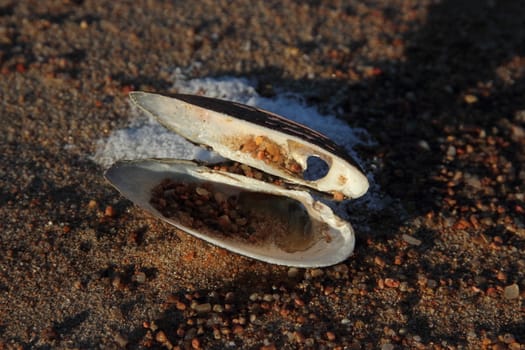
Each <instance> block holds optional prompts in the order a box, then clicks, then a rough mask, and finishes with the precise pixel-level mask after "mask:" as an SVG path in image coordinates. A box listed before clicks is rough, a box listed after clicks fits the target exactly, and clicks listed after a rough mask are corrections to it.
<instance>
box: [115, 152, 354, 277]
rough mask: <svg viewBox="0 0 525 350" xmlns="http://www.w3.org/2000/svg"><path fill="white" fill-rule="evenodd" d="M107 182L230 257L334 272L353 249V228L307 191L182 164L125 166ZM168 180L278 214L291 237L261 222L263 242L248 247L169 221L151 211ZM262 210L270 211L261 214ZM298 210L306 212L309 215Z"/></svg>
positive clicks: (119, 166)
mask: <svg viewBox="0 0 525 350" xmlns="http://www.w3.org/2000/svg"><path fill="white" fill-rule="evenodd" d="M106 178H107V179H108V180H109V181H110V182H111V183H112V184H113V185H114V186H115V187H116V188H117V189H118V190H119V191H120V192H121V193H122V194H123V195H124V196H125V197H127V198H128V199H130V200H131V201H132V202H134V203H135V204H137V205H138V206H140V207H141V208H143V209H144V210H146V211H148V212H150V213H152V214H154V215H155V216H157V217H159V218H161V219H162V220H164V221H167V222H169V223H170V224H172V225H174V226H176V227H178V228H179V229H181V230H183V231H186V232H188V233H190V234H192V235H194V236H196V237H199V238H201V239H203V240H206V241H208V242H210V243H213V244H215V245H217V246H220V247H223V248H225V249H228V250H230V251H233V252H236V253H239V254H242V255H245V256H249V257H252V258H255V259H259V260H263V261H266V262H269V263H274V264H280V265H289V266H297V267H314V266H329V265H333V264H336V263H338V262H340V261H342V260H345V259H346V258H347V257H348V256H349V255H350V254H351V253H352V251H353V248H354V244H355V238H354V232H353V229H352V227H351V225H350V224H349V223H348V222H346V221H344V220H342V219H340V218H339V217H337V216H336V215H335V214H334V213H333V212H332V210H331V209H330V208H329V207H328V206H326V205H325V204H323V203H321V202H318V201H315V200H314V199H313V198H312V196H311V195H310V194H309V193H308V192H305V191H296V190H289V189H285V188H283V187H279V186H276V185H273V184H269V183H265V182H262V181H259V180H256V179H253V178H248V177H245V176H241V175H237V174H231V173H227V172H223V171H219V170H212V169H210V168H208V167H204V166H199V165H197V164H195V163H193V162H190V161H181V160H158V159H150V160H139V161H121V162H118V163H116V164H115V165H113V166H112V167H111V168H110V169H109V170H108V171H107V172H106ZM167 178H168V179H171V180H173V181H180V182H184V183H193V184H196V185H197V186H198V185H201V184H213V188H214V190H218V191H219V190H220V191H221V192H222V193H228V194H232V193H233V194H236V195H239V197H240V196H241V195H243V196H244V197H245V198H246V201H245V203H247V204H245V205H247V206H252V207H254V209H263V210H269V211H271V213H270V215H269V218H271V217H272V215H273V214H275V215H277V216H281V217H283V215H284V216H286V219H285V224H286V225H289V226H287V228H286V229H285V230H284V231H285V233H286V234H285V235H283V234H282V233H277V231H275V227H276V222H275V220H276V219H268V220H262V221H259V222H257V225H258V226H259V227H260V228H261V231H264V232H263V234H264V235H263V236H262V238H261V236H258V238H257V239H256V240H255V241H253V240H252V241H247V240H246V239H242V238H240V237H237V236H236V235H235V234H227V235H224V234H220V233H217V232H214V230H209V229H206V228H202V227H200V228H199V229H195V228H193V227H191V225H188V224H187V223H185V222H183V221H182V220H178V219H177V218H173V217H166V216H164V215H163V214H162V213H161V212H160V211H159V210H158V209H157V208H155V207H154V206H153V205H152V203H151V200H152V192H153V189H154V188H155V187H156V186H158V184H159V183H161V182H162V181H163V180H165V179H167ZM261 194H266V195H271V196H274V197H271V203H266V204H265V202H261V201H260V195H261ZM275 196H276V197H275ZM250 203H251V204H250ZM261 203H262V205H261ZM259 206H263V207H266V208H257V207H259ZM296 208H304V212H305V215H303V214H304V213H302V212H301V210H299V211H297V210H296ZM295 214H297V215H295ZM288 216H290V217H289V218H288ZM304 217H306V219H304ZM296 218H297V219H296Z"/></svg>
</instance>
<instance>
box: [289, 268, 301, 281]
mask: <svg viewBox="0 0 525 350" xmlns="http://www.w3.org/2000/svg"><path fill="white" fill-rule="evenodd" d="M298 274H299V269H298V268H297V267H291V268H289V269H288V277H290V278H294V277H296V276H297V275H298Z"/></svg>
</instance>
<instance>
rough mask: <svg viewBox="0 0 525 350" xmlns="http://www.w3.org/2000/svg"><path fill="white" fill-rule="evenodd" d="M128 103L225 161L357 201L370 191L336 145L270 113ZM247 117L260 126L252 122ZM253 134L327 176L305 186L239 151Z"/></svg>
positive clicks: (224, 105)
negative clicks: (311, 162)
mask: <svg viewBox="0 0 525 350" xmlns="http://www.w3.org/2000/svg"><path fill="white" fill-rule="evenodd" d="M130 98H131V101H132V102H133V103H134V104H136V105H137V106H139V107H140V108H142V109H143V110H144V111H146V112H147V113H149V114H151V115H152V116H154V117H155V118H156V119H157V120H158V121H159V122H160V123H161V124H162V125H164V126H165V127H167V128H168V129H170V130H172V131H174V132H176V133H177V134H179V135H181V136H183V137H184V138H186V139H188V140H190V141H192V142H194V143H196V144H200V145H206V146H208V147H211V148H212V149H213V150H214V151H216V152H217V153H219V154H220V155H221V156H223V157H225V158H228V159H232V160H235V161H237V162H239V163H243V164H246V165H249V166H251V167H254V168H258V169H260V170H262V171H264V172H266V173H268V174H273V175H276V176H278V177H280V178H282V179H286V180H288V181H290V182H294V183H297V184H300V185H302V186H306V187H310V188H313V189H316V190H318V191H321V192H340V193H343V194H344V195H345V196H346V197H349V198H357V197H360V196H362V195H363V194H364V193H365V192H366V191H367V190H368V186H369V185H368V180H367V178H366V176H365V175H364V174H363V173H362V172H361V171H360V169H358V166H356V165H352V164H350V161H351V160H350V161H348V160H347V159H343V156H342V155H340V154H337V153H338V152H337V150H336V149H333V148H332V149H331V150H330V147H331V146H334V144H330V143H331V142H330V140H329V139H328V138H326V136H324V135H322V134H319V133H317V132H315V131H313V130H311V129H308V128H306V127H304V126H302V125H299V124H297V123H294V122H291V121H288V120H285V119H284V118H282V117H279V116H277V115H275V114H273V113H270V112H267V111H263V110H260V109H257V108H253V107H249V106H244V105H240V104H237V103H233V102H228V101H221V100H216V99H210V98H205V97H202V96H193V95H175V96H174V98H172V97H167V96H163V95H159V94H153V93H147V92H140V91H137V92H131V93H130ZM251 116H253V117H254V119H258V121H255V120H254V121H250V120H249V119H250V118H249V117H251ZM254 135H264V136H266V137H268V138H269V139H270V140H271V141H272V142H275V143H276V144H278V145H279V147H280V148H281V149H282V150H284V151H285V153H286V154H287V156H289V157H291V158H293V160H294V161H296V162H297V163H298V164H300V165H301V167H302V168H303V169H306V168H307V159H308V158H309V157H310V156H316V157H319V158H321V159H323V160H324V161H325V162H326V163H327V164H328V166H329V171H328V173H327V174H326V176H324V177H322V178H320V179H317V180H312V181H308V180H305V179H303V178H302V175H297V174H292V173H290V172H287V171H283V170H282V169H279V168H276V167H274V166H270V165H268V164H267V163H265V162H264V161H261V160H259V159H256V158H254V157H253V156H252V155H250V154H249V153H246V152H243V151H241V150H240V149H239V148H240V142H242V140H245V139H246V138H248V137H253V136H254ZM294 135H298V136H294ZM307 139H309V140H310V141H308V140H307ZM319 145H323V146H325V147H320V146H319Z"/></svg>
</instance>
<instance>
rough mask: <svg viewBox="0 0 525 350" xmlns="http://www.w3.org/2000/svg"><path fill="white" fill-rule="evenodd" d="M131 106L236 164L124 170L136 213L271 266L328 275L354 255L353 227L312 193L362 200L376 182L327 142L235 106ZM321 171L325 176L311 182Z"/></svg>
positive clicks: (177, 99) (124, 186)
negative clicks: (140, 211)
mask: <svg viewBox="0 0 525 350" xmlns="http://www.w3.org/2000/svg"><path fill="white" fill-rule="evenodd" d="M130 98H131V100H132V101H133V103H135V104H136V105H137V106H138V107H140V108H141V109H143V110H144V111H146V112H147V113H148V114H150V115H152V116H153V117H154V118H156V119H157V121H158V122H159V123H160V124H162V125H164V126H165V127H166V128H167V129H169V130H171V131H173V132H175V133H177V134H179V135H180V136H182V137H184V138H185V139H187V140H189V141H191V142H193V143H195V144H197V145H202V146H204V147H206V148H209V149H212V150H214V151H215V152H217V153H218V154H219V155H220V156H222V157H224V158H225V159H226V161H224V160H220V163H216V164H207V163H206V164H203V163H204V161H203V160H201V161H200V162H199V163H197V162H196V161H195V162H194V161H187V160H177V159H146V160H136V161H120V162H117V163H116V164H114V165H113V166H112V167H111V168H110V169H108V170H107V172H106V174H105V176H106V178H107V179H108V180H109V181H110V182H111V183H112V184H113V186H115V187H116V188H117V189H118V190H119V191H120V192H121V193H122V195H124V196H125V197H126V198H128V199H130V200H131V201H132V202H133V203H135V204H136V205H138V206H139V207H141V208H143V209H144V210H146V211H148V212H150V213H152V214H153V215H155V216H156V217H159V218H160V219H162V220H164V221H166V222H168V223H170V224H172V225H174V226H176V227H177V228H179V229H181V230H183V231H185V232H187V233H189V234H192V235H194V236H195V237H198V238H201V239H203V240H205V241H207V242H210V243H212V244H215V245H217V246H220V247H222V248H225V249H228V250H230V251H232V252H236V253H239V254H242V255H245V256H248V257H251V258H254V259H259V260H262V261H265V262H269V263H274V264H280V265H288V266H296V267H320V266H329V265H333V264H336V263H339V262H341V261H343V260H345V259H346V258H347V257H348V256H350V255H351V253H352V251H353V249H354V245H355V237H354V231H353V229H352V226H351V225H350V223H348V222H346V221H345V220H342V219H341V218H339V217H338V216H336V215H335V214H334V212H333V211H332V209H330V207H328V206H327V205H326V204H324V203H322V202H320V201H318V200H317V199H315V197H313V196H312V194H311V193H310V192H311V191H312V190H315V191H319V192H325V193H331V194H332V195H333V198H334V199H337V200H341V199H343V198H345V197H346V198H356V197H359V196H362V195H363V194H364V193H365V192H366V191H367V189H368V180H367V178H366V177H365V175H363V173H362V172H361V170H360V169H359V166H358V165H357V164H356V163H355V162H354V161H353V160H352V159H351V158H350V157H349V156H348V155H347V154H346V152H344V151H343V150H342V149H341V148H340V147H339V146H337V145H336V144H335V143H333V142H332V141H331V140H330V139H328V138H327V137H326V136H324V135H322V134H320V133H318V132H316V131H314V130H311V129H308V128H306V127H304V126H303V125H300V124H297V123H294V122H292V121H289V120H287V119H284V118H282V117H280V116H278V115H275V114H273V113H270V112H266V111H263V110H261V109H256V108H253V107H249V106H245V105H242V104H238V103H235V102H229V101H223V100H219V99H214V98H208V97H203V96H198V95H182V94H177V95H173V96H172V97H167V96H163V95H158V94H152V93H146V92H132V93H130ZM312 160H320V162H321V163H319V162H318V163H316V162H312ZM316 166H317V167H318V169H317V170H319V169H320V170H322V173H321V174H320V175H319V176H310V175H311V174H312V172H311V170H312V169H315V168H316ZM314 172H315V171H314Z"/></svg>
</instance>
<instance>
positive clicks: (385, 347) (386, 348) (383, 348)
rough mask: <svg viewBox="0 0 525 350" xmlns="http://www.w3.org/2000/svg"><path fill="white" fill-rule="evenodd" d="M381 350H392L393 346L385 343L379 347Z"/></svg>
mask: <svg viewBox="0 0 525 350" xmlns="http://www.w3.org/2000/svg"><path fill="white" fill-rule="evenodd" d="M381 350H394V345H393V344H390V343H386V344H383V345H381Z"/></svg>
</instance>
